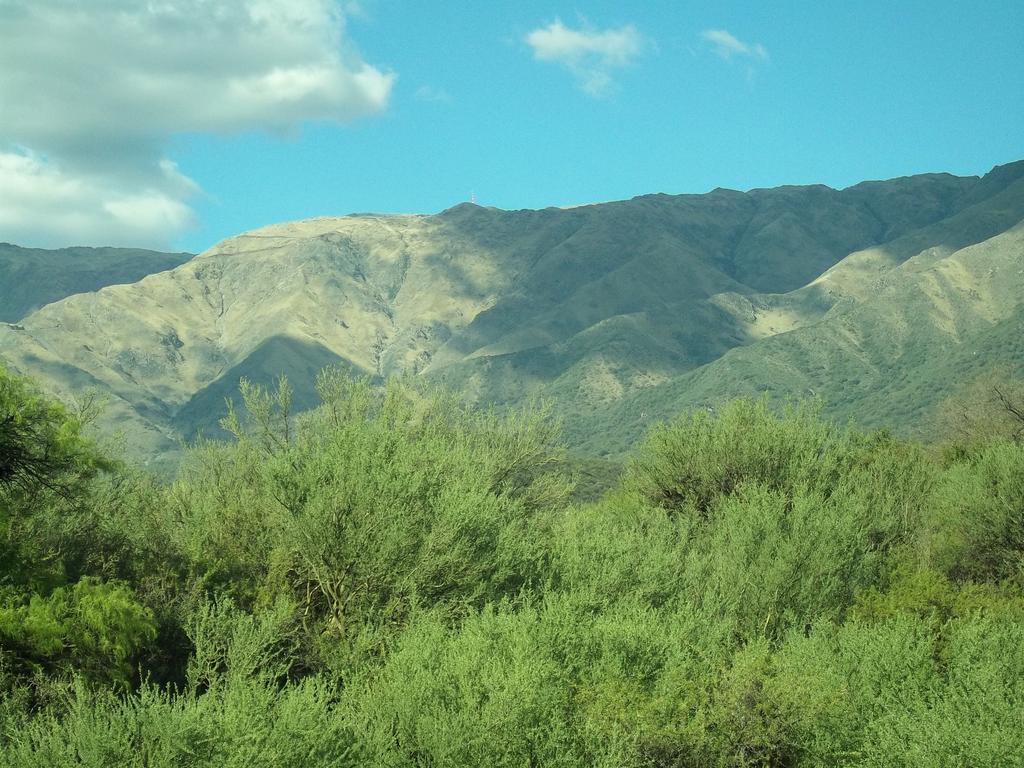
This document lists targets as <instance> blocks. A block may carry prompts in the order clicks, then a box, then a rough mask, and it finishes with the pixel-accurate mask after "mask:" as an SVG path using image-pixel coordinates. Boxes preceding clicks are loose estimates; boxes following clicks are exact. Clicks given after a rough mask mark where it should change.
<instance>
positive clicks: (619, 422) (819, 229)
mask: <svg viewBox="0 0 1024 768" xmlns="http://www.w3.org/2000/svg"><path fill="white" fill-rule="evenodd" d="M1022 220H1024V163H1016V164H1013V165H1009V166H1002V167H1000V168H997V169H994V170H993V171H992V172H991V173H989V174H987V175H986V176H984V177H981V178H978V177H967V178H960V177H954V176H950V175H947V174H929V175H923V176H914V177H909V178H903V179H894V180H891V181H883V182H865V183H863V184H859V185H856V186H854V187H850V188H848V189H844V190H833V189H830V188H828V187H823V186H811V187H781V188H777V189H766V190H752V191H750V192H745V193H744V192H736V191H731V190H722V189H719V190H715V191H714V192H711V193H709V194H706V195H679V196H669V195H649V196H644V197H639V198H635V199H633V200H628V201H622V202H615V203H605V204H600V205H592V206H583V207H578V208H571V209H545V210H539V211H529V210H526V211H502V210H498V209H493V208H481V207H479V206H474V205H469V204H462V205H459V206H456V207H455V208H452V209H449V210H447V211H445V212H443V213H441V214H438V215H435V216H414V215H403V216H383V215H355V216H345V217H336V218H320V219H311V220H307V221H300V222H291V223H285V224H277V225H272V226H268V227H264V228H261V229H258V230H254V231H252V232H248V233H245V234H243V235H240V236H238V237H234V238H230V239H228V240H225V241H223V242H221V243H218V244H217V245H215V246H214V247H213V248H211V249H209V250H208V251H206V252H204V253H202V254H200V255H199V256H197V257H195V258H193V259H191V260H189V261H187V262H186V263H184V264H181V265H180V266H178V267H176V268H175V269H172V270H170V271H166V272H161V273H159V274H153V275H150V276H148V277H145V278H143V279H141V280H139V281H138V282H136V283H134V284H131V285H117V286H109V287H105V288H102V289H100V290H98V291H95V292H92V293H84V294H78V295H75V296H70V297H68V298H65V299H63V300H61V301H57V302H55V303H52V304H49V305H48V306H45V307H43V308H42V309H40V310H38V311H36V312H34V313H32V314H31V315H29V316H28V317H26V318H24V320H23V321H21V323H20V324H19V326H20V328H19V329H14V328H0V358H2V359H4V360H6V361H7V362H8V364H10V365H13V366H14V367H15V368H17V369H19V370H23V371H26V372H29V373H32V374H33V375H35V376H36V377H38V378H40V379H41V380H42V381H43V382H44V383H45V384H46V386H48V387H50V388H51V389H53V390H55V391H57V392H59V393H63V394H65V395H70V394H72V393H74V392H76V391H79V390H81V389H82V388H83V387H89V386H93V387H95V388H97V389H99V390H101V391H103V392H106V393H108V394H109V396H110V403H109V407H108V419H109V420H110V422H111V423H116V424H118V425H119V426H121V427H122V428H124V430H125V432H126V435H127V437H128V439H129V444H130V446H131V450H132V452H133V453H135V454H137V455H139V456H141V457H155V456H158V455H161V454H164V453H166V452H167V451H169V450H173V448H174V446H175V441H176V440H178V439H179V438H181V437H190V436H193V435H194V434H195V433H196V432H197V431H198V430H200V429H205V430H210V429H211V428H213V427H214V425H215V424H216V419H217V417H218V416H219V415H220V414H221V413H222V412H223V407H224V406H223V403H224V397H225V396H228V395H230V394H232V393H233V392H234V391H235V389H236V388H237V383H238V379H239V377H240V376H243V375H244V376H248V377H250V378H255V379H259V380H264V381H267V380H269V379H271V378H272V377H273V376H274V375H275V374H277V373H279V372H282V371H283V372H286V373H288V375H289V378H290V380H291V381H292V383H293V385H294V386H295V388H296V390H297V398H298V401H299V404H300V405H305V404H310V403H311V402H312V401H313V392H312V375H313V374H314V373H315V371H316V370H318V369H319V368H321V367H323V366H325V365H328V364H342V365H346V366H350V367H352V368H354V369H357V370H359V371H363V372H366V373H368V374H370V375H374V376H387V375H391V374H408V375H415V376H419V377H424V378H426V379H428V380H430V381H433V382H437V383H441V384H444V385H446V386H449V387H453V388H455V389H457V390H459V391H461V392H463V393H464V394H465V395H466V396H467V397H469V398H471V399H473V400H475V401H477V402H480V403H494V404H498V405H506V404H515V403H518V402H522V401H523V400H524V399H525V398H528V397H530V396H533V395H542V396H546V397H550V398H552V399H554V400H555V401H556V403H557V404H558V406H559V408H560V410H561V411H562V412H563V413H564V414H565V416H566V419H567V428H568V431H569V435H570V437H571V439H572V441H573V443H574V444H575V445H577V446H578V447H580V448H581V449H583V450H586V451H587V452H589V453H594V454H600V453H608V452H612V453H614V452H617V451H619V450H621V449H622V448H624V447H625V446H626V445H627V444H628V442H629V441H630V440H631V439H634V438H635V437H636V436H638V435H639V433H640V432H641V431H642V430H643V429H644V428H646V425H647V424H649V423H650V421H651V420H652V419H654V418H660V417H662V416H665V415H668V414H669V413H670V412H671V411H672V410H674V409H676V408H678V407H681V406H687V405H700V404H708V403H712V402H714V401H716V400H718V399H720V398H722V397H726V396H729V395H733V394H741V393H746V392H756V391H764V390H767V391H769V392H772V393H773V394H775V395H776V396H779V397H783V396H791V395H793V396H804V395H807V394H812V393H813V394H819V395H821V396H822V397H823V398H824V399H825V402H826V406H827V408H829V409H830V410H831V411H832V412H834V413H837V414H848V413H856V414H858V415H860V414H861V412H864V413H865V415H867V417H868V420H869V421H874V422H877V423H885V422H886V421H887V420H892V421H893V422H894V423H896V425H897V426H906V425H907V423H908V421H909V420H910V419H912V418H913V417H914V415H915V414H917V413H919V412H920V411H921V409H922V408H927V407H928V406H929V405H930V404H932V403H933V402H934V401H935V399H936V398H938V397H939V396H941V394H942V392H944V391H948V389H949V387H950V386H951V385H952V384H953V383H954V382H953V381H952V380H951V378H950V377H951V376H956V375H961V374H962V373H963V371H964V370H965V366H966V365H967V363H970V362H971V361H973V360H974V359H975V358H977V357H978V356H976V355H974V354H973V352H974V351H978V350H977V349H976V347H978V345H981V346H982V347H983V349H984V361H985V362H988V361H989V359H990V358H1000V359H1001V358H1007V359H1017V360H1020V359H1022V358H1021V349H1020V346H1019V344H1018V343H1017V342H1016V338H1017V336H1020V335H1024V334H1019V333H1015V331H1020V330H1022V329H1021V323H1020V320H1021V311H1022V310H1021V308H1022V305H1024V281H1022V279H1021V273H1020V272H1019V271H1018V270H1020V269H1021V268H1022V262H1024V257H1022V252H1021V227H1020V226H1019V224H1020V222H1021V221H1022ZM986 345H987V346H986ZM961 359H962V360H964V361H965V362H964V363H963V364H959V363H954V361H955V360H961ZM940 360H941V362H942V364H941V365H940V364H939V361H940Z"/></svg>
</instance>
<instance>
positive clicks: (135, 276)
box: [0, 243, 192, 324]
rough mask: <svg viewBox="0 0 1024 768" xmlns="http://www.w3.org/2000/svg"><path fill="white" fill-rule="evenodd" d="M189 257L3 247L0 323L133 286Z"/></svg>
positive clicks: (0, 253) (0, 257)
mask: <svg viewBox="0 0 1024 768" xmlns="http://www.w3.org/2000/svg"><path fill="white" fill-rule="evenodd" d="M191 258H192V254H191V253H160V252H159V251H147V250H142V249H140V248H61V249H59V250H45V249H42V248H19V247H18V246H16V245H11V244H10V243H0V322H6V323H15V324H16V323H17V321H18V320H20V319H21V318H23V317H24V316H25V315H27V314H29V313H30V312H32V311H33V310H36V309H39V308H40V307H43V306H45V305H47V304H51V303H53V302H54V301H59V300H60V299H63V298H65V297H66V296H71V295H72V294H75V293H88V292H90V291H98V290H99V289H100V288H103V287H104V286H107V285H115V284H118V283H134V282H136V281H138V280H141V279H142V278H143V277H145V276H146V275H150V274H153V273H154V272H163V271H164V270H165V269H173V268H174V267H177V266H178V265H180V264H183V263H184V262H186V261H188V260H189V259H191Z"/></svg>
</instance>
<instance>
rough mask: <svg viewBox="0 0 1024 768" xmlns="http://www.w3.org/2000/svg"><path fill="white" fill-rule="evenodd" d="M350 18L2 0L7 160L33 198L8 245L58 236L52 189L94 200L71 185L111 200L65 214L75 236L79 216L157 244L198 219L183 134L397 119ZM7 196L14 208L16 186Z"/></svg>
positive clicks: (116, 234) (135, 2)
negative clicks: (178, 145)
mask: <svg viewBox="0 0 1024 768" xmlns="http://www.w3.org/2000/svg"><path fill="white" fill-rule="evenodd" d="M340 8H341V6H339V5H337V4H335V3H334V2H333V0H217V2H211V1H210V0H149V1H148V2H141V1H140V0H89V2H88V3H80V2H76V1H75V0H5V2H0V104H3V105H4V108H3V109H2V110H0V152H3V153H4V155H3V163H4V168H5V169H6V170H7V172H8V173H17V174H18V175H17V186H18V189H19V190H20V193H19V195H20V197H19V198H18V200H14V201H13V208H11V209H9V210H8V211H7V212H5V213H4V214H3V218H2V219H0V239H9V240H13V239H15V238H13V237H12V236H11V235H10V234H9V233H10V232H12V231H18V232H25V233H30V232H32V231H39V232H44V231H49V229H50V228H51V223H50V219H49V218H48V217H49V216H51V215H52V214H53V211H52V209H51V207H49V206H46V205H45V204H44V203H45V201H46V200H48V199H49V197H48V196H47V195H46V194H44V192H54V191H55V190H63V191H64V192H65V193H66V194H69V195H71V198H72V199H75V200H79V201H80V202H81V203H82V204H83V205H84V204H85V202H86V199H85V196H77V195H76V194H72V193H71V190H73V189H77V190H79V191H81V190H86V189H87V190H90V191H91V192H92V193H93V194H95V195H96V196H97V200H98V201H103V204H102V205H97V206H87V205H86V206H85V207H79V208H78V209H77V212H76V214H75V215H74V216H70V215H69V216H67V217H63V218H62V219H61V220H62V221H65V223H67V225H68V227H71V223H69V222H78V223H76V224H75V225H74V227H73V228H72V229H71V230H69V231H78V232H80V233H81V234H80V236H81V237H88V238H90V239H91V240H92V241H93V242H96V243H100V242H104V243H105V242H113V241H114V240H115V239H116V240H118V241H123V240H124V237H123V236H122V233H123V232H124V231H126V230H125V229H124V227H125V226H126V222H127V220H128V219H130V218H132V217H135V219H136V221H137V222H138V225H137V226H131V227H128V229H129V230H130V231H131V232H132V233H133V236H135V237H138V238H139V240H136V241H135V242H136V244H150V245H152V244H155V243H157V242H158V241H159V240H160V239H161V238H163V239H167V238H169V237H173V233H174V231H175V230H180V228H181V227H182V226H186V225H187V223H188V222H189V221H190V216H191V214H190V213H188V208H187V205H186V203H185V200H186V199H187V197H188V195H189V194H190V193H192V192H194V191H195V185H194V184H191V182H189V181H188V180H187V179H184V177H183V176H182V175H181V174H180V173H178V172H177V171H176V170H174V171H173V172H170V171H169V170H168V169H169V168H172V166H169V165H168V164H167V163H166V162H165V161H163V155H164V151H165V147H166V144H167V141H168V140H169V138H170V137H171V136H173V135H175V134H180V133H189V132H216V133H230V132H236V131H243V130H253V129H255V130H268V131H274V132H285V131H288V130H290V129H293V128H294V127H295V126H297V125H299V124H301V123H303V122H306V121H311V120H319V121H335V122H346V121H349V120H352V119H355V118H358V117H360V116H363V115H368V114H372V113H374V112H378V111H380V110H382V109H384V108H385V107H386V105H387V102H388V98H389V95H390V92H391V87H392V83H393V80H394V76H393V75H391V74H388V73H385V72H382V71H381V70H379V69H377V68H375V67H373V66H371V65H370V64H368V63H366V62H365V61H363V60H362V59H360V58H359V57H358V56H357V55H356V54H355V53H354V52H352V51H351V50H349V49H348V48H347V46H346V44H345V14H344V13H343V12H342V11H341V10H340ZM18 148H28V151H26V150H23V149H18ZM33 185H35V186H33ZM3 186H4V187H5V189H4V190H3V191H2V193H0V194H2V195H3V199H4V200H5V201H6V202H7V204H8V205H12V201H11V198H12V196H13V195H12V193H11V191H10V190H11V189H13V188H14V184H13V183H10V182H9V180H8V179H7V178H5V179H4V185H3ZM33 189H34V190H35V192H33ZM19 200H20V202H19ZM29 201H36V203H35V204H34V205H30V204H29ZM11 210H14V211H17V212H18V214H17V215H18V217H19V218H18V219H17V221H14V219H13V216H14V214H12V213H11ZM90 211H91V212H92V215H94V216H95V222H94V224H93V225H89V226H86V225H84V224H82V222H83V221H84V219H85V218H86V217H88V215H90V214H89V212H90ZM76 228H77V229H76ZM147 232H149V233H151V234H150V235H147V234H146V233H147ZM47 237H49V236H48V235H47ZM79 243H80V244H87V243H86V241H85V240H80V241H79Z"/></svg>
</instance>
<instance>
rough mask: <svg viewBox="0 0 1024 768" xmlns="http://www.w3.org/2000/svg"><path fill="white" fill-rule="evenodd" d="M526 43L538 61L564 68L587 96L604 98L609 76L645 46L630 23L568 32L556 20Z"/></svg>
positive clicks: (610, 86) (534, 32)
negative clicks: (616, 26)
mask: <svg viewBox="0 0 1024 768" xmlns="http://www.w3.org/2000/svg"><path fill="white" fill-rule="evenodd" d="M526 44H527V45H529V46H530V48H532V49H533V57H534V58H535V59H537V60H538V61H550V62H553V63H556V64H560V65H561V66H563V67H565V68H566V69H568V70H569V71H570V72H571V73H572V74H573V76H574V77H575V78H576V80H577V82H578V83H579V86H580V87H581V88H582V89H583V90H584V91H585V92H586V93H588V94H590V95H591V96H604V95H606V94H607V93H608V92H609V91H610V90H611V89H612V87H613V85H614V79H613V78H612V73H613V72H614V71H615V70H616V69H620V68H622V67H626V66H629V65H630V64H632V63H633V62H634V61H635V60H636V59H637V58H638V57H639V56H640V54H642V53H643V52H644V49H645V48H646V46H647V42H646V40H645V38H644V37H643V35H641V34H640V33H639V32H638V31H637V29H636V27H634V26H633V25H632V24H627V25H626V26H623V27H618V28H617V29H606V30H603V31H599V30H593V29H587V28H584V29H570V28H569V27H567V26H565V25H564V24H562V22H561V21H560V20H558V19H556V20H555V21H553V22H551V23H550V24H549V25H548V26H546V27H541V28H539V29H535V30H533V31H532V32H530V33H529V34H528V35H527V36H526Z"/></svg>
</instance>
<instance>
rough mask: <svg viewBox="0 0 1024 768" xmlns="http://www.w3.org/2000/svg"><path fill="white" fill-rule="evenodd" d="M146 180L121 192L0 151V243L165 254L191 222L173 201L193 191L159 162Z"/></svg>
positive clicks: (97, 179) (113, 183)
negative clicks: (146, 248) (160, 250)
mask: <svg viewBox="0 0 1024 768" xmlns="http://www.w3.org/2000/svg"><path fill="white" fill-rule="evenodd" d="M153 178H154V179H155V180H158V181H159V183H158V184H156V185H141V186H137V187H135V188H133V189H126V188H125V185H124V184H122V183H121V182H120V180H118V179H117V178H111V177H110V176H109V175H105V174H102V173H98V174H89V173H73V174H72V173H67V172H66V171H65V170H64V169H62V168H61V167H60V165H58V164H56V163H53V162H49V161H47V160H46V159H45V158H43V157H40V156H39V155H37V154H35V153H33V152H30V151H20V152H18V151H15V152H0V179H2V180H3V183H2V184H0V239H3V240H6V241H10V242H14V243H18V244H21V245H26V246H35V247H41V248H57V247H61V246H67V245H121V246H139V245H152V246H155V247H168V246H169V245H170V243H171V241H172V240H173V238H174V236H175V235H177V234H178V233H179V232H180V231H181V230H182V229H184V228H186V227H188V226H190V225H191V224H192V223H193V214H192V210H191V209H190V208H189V207H188V205H186V204H185V203H184V202H182V200H181V197H182V196H183V195H184V194H187V193H188V191H189V190H190V189H194V187H195V185H194V184H192V182H190V181H189V180H188V179H186V178H185V177H184V176H182V175H181V174H180V173H178V171H177V169H176V168H174V166H173V164H170V163H167V162H165V163H163V164H162V165H158V166H157V169H156V170H155V171H154V173H153ZM175 192H177V193H178V194H175Z"/></svg>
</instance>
